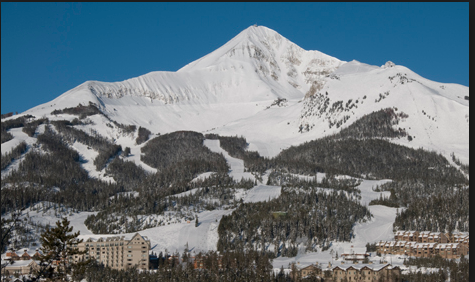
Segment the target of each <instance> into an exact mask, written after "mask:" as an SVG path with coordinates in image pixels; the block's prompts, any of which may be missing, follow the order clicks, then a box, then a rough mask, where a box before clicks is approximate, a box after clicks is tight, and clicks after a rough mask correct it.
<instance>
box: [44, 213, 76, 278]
mask: <svg viewBox="0 0 475 282" xmlns="http://www.w3.org/2000/svg"><path fill="white" fill-rule="evenodd" d="M69 223H70V222H69V220H68V219H67V218H65V217H64V218H63V219H62V221H59V220H58V221H57V222H56V227H54V228H50V229H48V230H46V231H45V232H44V233H42V234H41V236H40V242H41V245H42V247H41V248H40V250H41V251H42V252H43V257H42V258H41V264H40V269H39V271H38V273H37V276H38V278H46V279H47V280H48V281H69V277H68V274H70V273H71V269H72V261H71V259H72V256H74V255H78V254H84V253H85V251H79V250H78V249H77V248H75V246H77V244H78V243H81V242H82V241H83V240H82V239H78V238H77V237H78V235H79V231H77V232H75V233H72V231H73V227H72V226H69Z"/></svg>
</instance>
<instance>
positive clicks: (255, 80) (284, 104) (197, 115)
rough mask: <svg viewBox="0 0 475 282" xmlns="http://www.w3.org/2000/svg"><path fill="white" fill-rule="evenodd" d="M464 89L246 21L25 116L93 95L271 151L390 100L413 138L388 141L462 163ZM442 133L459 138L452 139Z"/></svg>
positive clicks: (123, 115)
mask: <svg viewBox="0 0 475 282" xmlns="http://www.w3.org/2000/svg"><path fill="white" fill-rule="evenodd" d="M468 96H469V88H468V87H465V86H461V85H457V84H447V83H438V82H433V81H430V80H428V79H425V78H422V77H421V76H419V75H417V74H416V73H414V72H412V71H411V70H409V69H408V68H406V67H403V66H399V65H395V64H394V63H392V62H388V63H386V64H385V65H383V66H381V67H378V66H371V65H367V64H364V63H361V62H358V61H351V62H344V61H340V60H338V59H336V58H334V57H331V56H328V55H325V54H323V53H321V52H319V51H306V50H303V49H302V48H300V47H299V46H298V45H296V44H295V43H292V42H290V41H289V40H288V39H286V38H285V37H283V36H282V35H280V34H278V33H277V32H275V31H273V30H272V29H269V28H266V27H263V26H258V27H256V26H250V27H248V28H247V29H245V30H243V31H242V32H241V33H239V34H238V35H236V36H235V37H234V38H232V39H231V40H230V41H228V42H227V43H225V44H224V45H223V46H221V47H220V48H218V49H217V50H215V51H213V52H211V53H209V54H208V55H205V56H203V57H202V58H199V59H197V60H195V61H193V62H191V63H189V64H187V65H185V66H184V67H182V68H181V69H179V70H178V71H177V72H164V71H157V72H150V73H147V74H145V75H142V76H139V77H136V78H131V79H127V80H124V81H121V82H100V81H86V82H84V83H83V84H81V85H79V86H77V87H75V88H73V89H71V90H69V91H67V92H65V93H64V94H62V95H60V96H59V97H58V98H56V99H54V100H52V101H51V102H48V103H45V104H43V105H39V106H37V107H34V108H32V109H30V110H28V111H26V112H24V113H23V114H32V115H35V116H43V115H46V116H49V115H51V112H52V111H53V110H55V109H58V110H60V109H62V108H67V107H75V106H77V105H79V104H82V105H87V104H88V102H93V103H95V104H97V105H98V107H99V108H100V110H101V111H102V112H104V114H106V115H107V116H108V117H109V118H110V119H112V120H114V121H117V122H119V123H121V124H132V125H136V126H143V127H146V128H148V129H149V130H151V131H152V132H153V133H157V134H158V133H160V134H164V133H168V132H173V131H177V130H195V131H199V132H203V133H212V132H215V133H219V134H227V135H235V134H238V135H243V136H246V137H247V138H248V140H249V141H250V148H252V149H255V150H257V151H259V152H260V153H261V154H262V155H264V156H275V155H276V154H278V152H279V151H280V150H282V149H284V148H286V147H288V146H290V145H296V144H299V143H302V142H305V141H308V140H313V139H316V138H320V137H323V136H327V135H330V134H334V133H336V132H338V131H339V130H340V129H341V128H343V127H346V126H347V125H349V124H351V123H352V122H354V121H355V120H357V119H358V118H360V117H362V116H363V115H365V114H368V113H370V112H374V111H377V110H379V109H383V108H387V107H395V108H398V109H400V110H401V111H403V112H405V113H406V114H408V115H409V118H408V120H407V122H406V124H403V125H405V126H406V130H407V132H409V134H410V135H413V136H415V137H416V138H415V139H413V141H411V142H409V141H407V140H393V142H396V143H399V144H403V145H405V146H410V147H414V148H416V147H420V146H422V147H425V148H427V149H430V150H437V151H443V153H444V155H446V156H449V154H450V153H452V152H455V153H456V154H457V155H458V157H460V158H462V159H463V160H465V161H467V160H468V116H469V113H468V108H469V107H468ZM411 100H412V103H411ZM451 101H453V102H455V104H453V103H452V102H451ZM426 107H427V109H426ZM426 119H427V120H426ZM451 121H454V123H455V124H457V126H451V125H450V123H451ZM440 123H442V124H443V126H439V124H440ZM413 127H416V129H413ZM101 132H102V131H101ZM445 132H449V134H445V135H448V136H457V135H458V136H459V138H458V140H459V141H461V142H458V143H457V144H455V143H454V141H453V140H452V139H453V138H450V137H447V136H445V137H444V133H445ZM421 134H422V135H421ZM420 136H423V137H424V138H419V139H418V137H420ZM108 137H110V138H113V139H115V138H116V137H117V136H113V135H111V134H108ZM419 140H420V141H419Z"/></svg>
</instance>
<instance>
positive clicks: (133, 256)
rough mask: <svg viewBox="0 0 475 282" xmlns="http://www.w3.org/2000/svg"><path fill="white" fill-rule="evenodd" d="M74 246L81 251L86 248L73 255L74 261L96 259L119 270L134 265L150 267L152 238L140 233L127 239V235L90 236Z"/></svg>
mask: <svg viewBox="0 0 475 282" xmlns="http://www.w3.org/2000/svg"><path fill="white" fill-rule="evenodd" d="M74 247H76V248H77V249H78V250H79V251H84V250H86V253H85V254H82V255H75V256H74V257H71V258H70V259H71V260H72V261H74V262H79V261H82V260H87V259H95V260H96V261H97V262H99V263H102V264H104V265H105V266H109V267H111V268H113V269H118V270H121V269H127V268H130V267H133V266H137V268H139V269H149V268H150V263H149V251H150V240H149V239H148V238H147V237H145V236H142V235H140V234H139V233H136V234H135V235H134V236H133V237H132V238H131V239H125V236H114V237H105V238H104V237H101V238H99V239H94V238H88V239H86V240H84V241H83V242H82V243H79V244H77V245H75V246H74Z"/></svg>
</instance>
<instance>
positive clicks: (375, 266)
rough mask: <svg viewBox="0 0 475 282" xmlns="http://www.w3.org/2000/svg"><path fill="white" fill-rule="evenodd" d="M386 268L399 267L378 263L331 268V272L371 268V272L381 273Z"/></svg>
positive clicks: (343, 265)
mask: <svg viewBox="0 0 475 282" xmlns="http://www.w3.org/2000/svg"><path fill="white" fill-rule="evenodd" d="M386 267H387V268H388V269H392V268H395V267H397V266H392V265H391V264H389V263H385V264H379V263H378V264H342V265H336V266H332V267H331V268H330V270H332V271H333V270H334V269H336V268H339V269H341V270H344V271H346V270H348V269H351V268H352V269H356V270H361V269H363V268H369V269H371V270H373V271H379V270H381V269H383V268H386ZM398 268H399V267H398Z"/></svg>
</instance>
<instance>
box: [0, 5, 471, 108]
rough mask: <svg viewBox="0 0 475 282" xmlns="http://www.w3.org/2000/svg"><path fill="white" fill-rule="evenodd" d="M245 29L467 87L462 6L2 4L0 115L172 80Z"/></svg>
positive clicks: (465, 24)
mask: <svg viewBox="0 0 475 282" xmlns="http://www.w3.org/2000/svg"><path fill="white" fill-rule="evenodd" d="M252 24H258V25H264V26H266V27H268V28H271V29H273V30H275V31H277V32H278V33H280V34H281V35H282V36H284V37H286V38H288V39H289V40H290V41H292V42H294V43H296V44H297V45H299V46H300V47H302V48H303V49H306V50H318V51H321V52H323V53H326V54H328V55H331V56H333V57H336V58H338V59H340V60H344V61H351V60H353V59H355V60H358V61H360V62H363V63H367V64H372V65H378V66H381V65H383V64H384V63H385V62H386V61H388V60H390V61H393V62H394V63H396V64H398V65H404V66H406V67H408V68H410V69H412V70H413V71H415V72H416V73H418V74H419V75H421V76H423V77H426V78H428V79H431V80H434V81H438V82H444V83H459V84H462V85H466V86H469V29H468V28H469V3H468V2H466V3H138V4H136V3H3V2H2V4H1V52H2V53H1V82H2V83H1V91H2V94H1V97H2V98H1V99H2V100H1V107H2V109H1V112H2V113H7V112H19V113H20V112H23V111H25V110H27V109H29V108H32V107H34V106H36V105H39V104H42V103H45V102H48V101H50V100H53V99H54V98H56V97H57V96H59V95H61V94H62V93H64V92H66V91H67V90H69V89H71V88H74V87H75V86H77V85H79V84H81V83H83V82H84V81H87V80H99V81H108V82H112V81H121V80H125V79H128V78H132V77H136V76H139V75H143V74H145V73H148V72H151V71H176V70H178V69H180V68H181V67H183V66H184V65H186V64H188V63H190V62H192V61H194V60H196V59H198V58H200V57H202V56H204V55H206V54H208V53H210V52H212V51H214V50H215V49H217V48H219V47H220V46H222V45H223V44H225V43H226V42H227V41H229V40H230V39H231V38H233V37H234V36H235V35H237V34H238V33H239V32H241V31H242V30H244V29H246V28H247V27H249V26H250V25H252Z"/></svg>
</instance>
